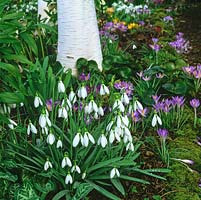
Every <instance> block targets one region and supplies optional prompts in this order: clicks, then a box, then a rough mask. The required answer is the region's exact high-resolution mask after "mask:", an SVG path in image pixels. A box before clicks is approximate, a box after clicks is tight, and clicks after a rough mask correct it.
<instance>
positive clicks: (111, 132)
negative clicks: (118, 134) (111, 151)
mask: <svg viewBox="0 0 201 200" xmlns="http://www.w3.org/2000/svg"><path fill="white" fill-rule="evenodd" d="M114 140H115V135H114V130H111V131H110V135H109V142H110V144H112V143H113V142H114Z"/></svg>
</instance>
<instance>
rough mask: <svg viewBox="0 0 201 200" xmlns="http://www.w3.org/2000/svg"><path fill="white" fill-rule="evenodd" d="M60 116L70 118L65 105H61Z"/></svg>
mask: <svg viewBox="0 0 201 200" xmlns="http://www.w3.org/2000/svg"><path fill="white" fill-rule="evenodd" d="M58 117H59V118H64V119H68V113H67V110H66V108H65V107H60V108H59V109H58Z"/></svg>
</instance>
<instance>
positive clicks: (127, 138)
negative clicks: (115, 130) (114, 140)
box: [123, 135, 133, 144]
mask: <svg viewBox="0 0 201 200" xmlns="http://www.w3.org/2000/svg"><path fill="white" fill-rule="evenodd" d="M123 141H124V144H126V143H128V142H132V141H133V138H132V135H124V138H123Z"/></svg>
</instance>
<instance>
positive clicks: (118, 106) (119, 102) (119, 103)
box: [112, 99, 125, 112]
mask: <svg viewBox="0 0 201 200" xmlns="http://www.w3.org/2000/svg"><path fill="white" fill-rule="evenodd" d="M117 108H118V109H119V110H120V111H121V112H124V111H125V107H124V105H123V103H122V102H121V101H120V100H119V99H117V100H116V101H115V102H114V105H113V107H112V109H113V110H114V109H117Z"/></svg>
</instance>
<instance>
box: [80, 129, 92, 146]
mask: <svg viewBox="0 0 201 200" xmlns="http://www.w3.org/2000/svg"><path fill="white" fill-rule="evenodd" d="M89 141H90V142H91V143H92V144H95V140H94V138H93V136H92V135H91V134H90V133H89V132H85V133H84V137H83V144H82V145H83V146H84V147H88V145H89Z"/></svg>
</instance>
